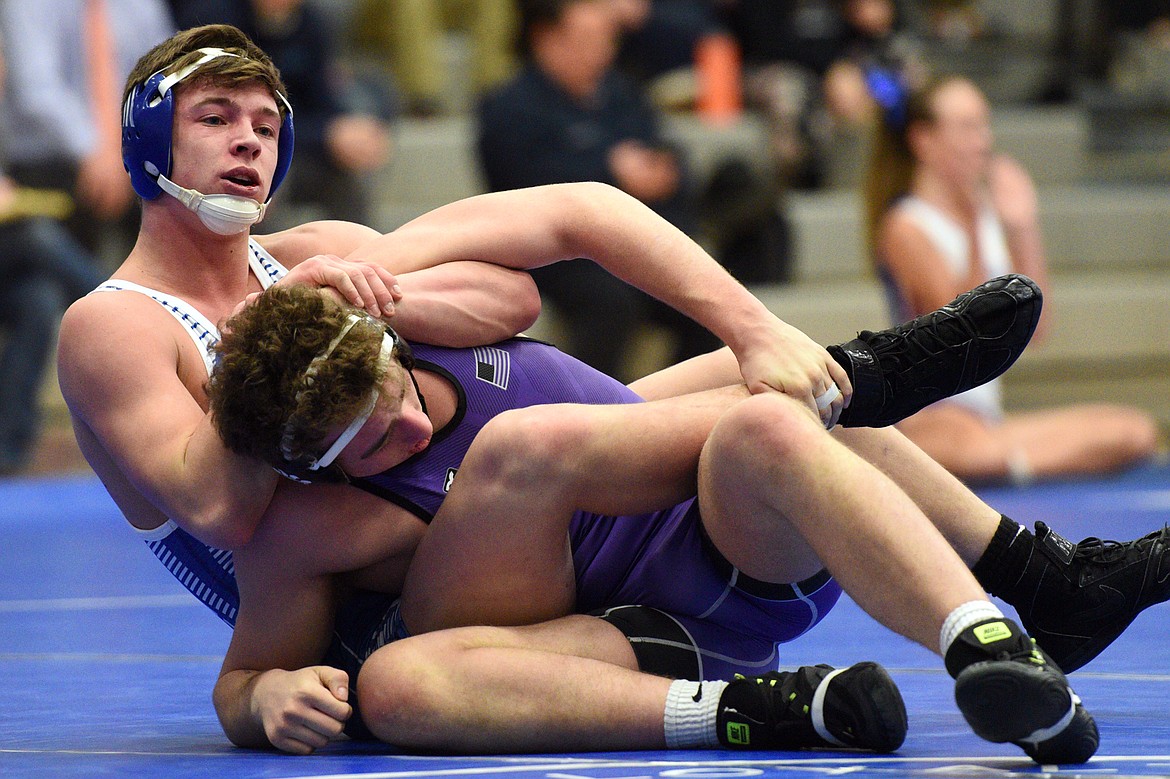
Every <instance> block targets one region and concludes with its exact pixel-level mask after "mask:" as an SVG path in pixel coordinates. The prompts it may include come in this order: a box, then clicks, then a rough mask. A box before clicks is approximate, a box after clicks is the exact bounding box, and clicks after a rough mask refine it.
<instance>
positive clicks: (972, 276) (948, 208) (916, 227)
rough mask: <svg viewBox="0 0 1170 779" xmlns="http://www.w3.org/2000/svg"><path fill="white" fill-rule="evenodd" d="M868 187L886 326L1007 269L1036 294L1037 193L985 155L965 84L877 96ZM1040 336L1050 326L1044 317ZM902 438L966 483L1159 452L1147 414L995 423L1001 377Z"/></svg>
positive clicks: (1054, 414)
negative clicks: (887, 307) (888, 313)
mask: <svg viewBox="0 0 1170 779" xmlns="http://www.w3.org/2000/svg"><path fill="white" fill-rule="evenodd" d="M883 99H884V100H885V102H886V105H885V110H884V111H883V117H884V120H883V122H882V125H881V127H880V130H879V133H878V138H877V139H876V141H875V147H874V151H873V159H872V162H871V166H870V170H869V174H868V179H867V182H866V209H867V222H868V227H869V239H870V240H869V243H870V246H871V248H872V256H873V259H874V262H875V263H876V266H877V271H878V274H879V276H880V277H881V280H882V282H883V283H884V284H885V286H886V290H887V292H888V295H889V300H890V304H891V308H892V315H893V317H894V318H895V319H898V318H899V317H903V316H914V315H916V314H918V313H922V312H924V311H929V310H932V307H933V306H936V305H937V303H936V301H945V300H949V299H950V298H949V297H948V296H949V295H953V292H954V290H961V289H966V288H967V286H968V285H970V284H971V283H978V282H979V281H983V280H985V279H989V278H992V277H994V276H997V275H999V274H1002V273H1007V272H1009V271H1014V272H1018V273H1024V274H1026V275H1028V276H1031V277H1032V278H1033V279H1035V280H1036V281H1037V282H1038V283H1040V285H1041V286H1042V287H1044V286H1046V280H1047V275H1048V274H1047V270H1046V267H1045V266H1046V262H1045V256H1044V247H1043V242H1042V239H1041V235H1040V228H1039V221H1038V215H1037V198H1036V192H1035V188H1034V185H1033V183H1032V180H1031V178H1030V177H1029V176H1028V174H1027V172H1026V171H1025V170H1024V169H1023V168H1022V167H1021V166H1020V165H1019V164H1018V163H1016V162H1015V161H1013V160H1011V159H1010V158H1008V157H1005V156H1003V155H999V154H996V153H995V152H994V149H993V146H992V133H991V125H990V107H989V105H988V103H987V100H986V98H985V97H984V96H983V94H982V93H981V92H980V90H979V89H978V87H976V86H975V85H974V84H973V83H971V82H970V81H969V80H967V79H965V78H962V77H957V76H946V77H938V78H935V79H932V80H929V81H927V82H926V83H925V84H923V85H922V86H921V87H920V88H919V89H917V90H915V91H913V92H908V91H902V93H901V94H900V95H899V94H897V90H895V89H890V90H887V91H886V92H885V93H884V98H883ZM1040 324H1041V329H1040V331H1039V333H1038V334H1042V333H1043V331H1044V330H1045V329H1046V328H1047V325H1048V323H1047V322H1046V321H1041V323H1040ZM899 429H900V430H901V431H902V432H903V433H905V434H906V436H907V437H909V438H910V439H911V440H912V441H914V443H916V444H917V445H918V446H919V447H921V448H922V449H923V450H925V451H926V452H927V454H929V455H931V456H932V457H933V458H934V459H935V460H937V461H938V462H939V463H941V464H942V465H943V466H944V467H946V468H947V469H948V470H950V471H951V472H952V473H954V474H955V475H956V476H958V477H960V478H961V479H964V480H967V481H971V482H985V481H1003V480H1009V479H1010V480H1013V481H1017V482H1023V481H1028V480H1030V479H1032V478H1048V477H1060V476H1076V475H1084V474H1093V473H1103V472H1108V471H1112V470H1115V469H1119V468H1123V467H1126V466H1128V465H1131V464H1134V463H1136V462H1139V461H1141V460H1142V459H1144V458H1148V457H1149V456H1151V455H1152V454H1153V453H1154V452H1155V450H1156V448H1157V438H1158V435H1157V427H1156V425H1155V423H1154V421H1153V420H1152V418H1151V417H1150V416H1149V415H1148V414H1146V413H1145V412H1144V411H1141V410H1138V409H1135V408H1129V407H1124V406H1117V405H1105V404H1099V405H1098V404H1095V405H1077V406H1069V407H1063V408H1055V409H1050V410H1042V411H1035V412H1028V413H1012V414H1005V413H1004V411H1003V405H1002V399H1001V389H1000V385H999V382H998V381H996V382H992V383H989V384H987V385H985V386H984V387H981V388H979V389H977V390H974V391H971V392H967V393H964V394H963V395H959V396H956V397H954V398H952V399H950V400H948V401H945V402H941V403H938V404H936V405H934V406H931V407H929V408H927V409H925V410H923V411H921V412H919V413H918V414H915V415H914V416H912V417H910V418H909V419H907V420H905V421H904V422H902V423H900V424H899Z"/></svg>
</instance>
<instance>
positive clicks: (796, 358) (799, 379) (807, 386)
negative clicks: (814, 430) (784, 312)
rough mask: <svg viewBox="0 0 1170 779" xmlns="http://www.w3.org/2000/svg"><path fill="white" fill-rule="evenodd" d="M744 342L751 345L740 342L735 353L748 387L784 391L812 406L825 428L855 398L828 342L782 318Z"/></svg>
mask: <svg viewBox="0 0 1170 779" xmlns="http://www.w3.org/2000/svg"><path fill="white" fill-rule="evenodd" d="M745 342H746V343H747V344H749V345H747V346H744V345H742V344H741V345H740V346H739V348H738V351H737V353H736V358H737V359H738V360H739V369H740V372H741V373H742V374H743V378H744V381H745V382H746V383H747V386H748V389H749V390H751V391H752V392H753V393H759V392H782V393H784V394H785V395H789V396H791V397H793V398H795V399H797V400H799V401H800V402H801V403H803V404H804V405H806V406H808V408H809V409H810V410H811V411H812V412H813V413H814V414H815V415H816V416H817V417H818V418H819V419H820V420H821V423H822V424H824V426H825V427H827V428H831V427H833V425H835V424H837V419H838V418H839V417H840V416H841V412H842V411H843V410H845V408H847V407H848V405H849V401H850V399H851V398H852V397H853V385H852V384H850V382H849V375H848V374H847V373H845V369H844V368H842V367H841V365H840V364H838V363H837V361H836V360H834V359H833V358H832V357H831V356H829V353H828V352H827V351H826V350H825V349H824V347H822V346H820V345H819V344H817V343H815V342H814V341H813V340H812V339H811V338H809V337H808V336H807V335H805V334H804V333H802V332H801V331H800V330H797V329H796V328H795V327H793V326H791V325H789V324H787V323H785V322H783V321H781V320H780V319H775V320H774V321H772V322H769V323H767V324H766V325H764V326H762V327H760V328H759V329H758V330H757V331H756V332H755V333H753V334H750V336H749V337H748V338H746V339H745ZM834 385H835V386H836V388H837V390H839V394H838V392H837V391H835V390H834V389H833V387H834ZM834 396H836V397H834ZM818 400H819V401H820V402H819V403H818Z"/></svg>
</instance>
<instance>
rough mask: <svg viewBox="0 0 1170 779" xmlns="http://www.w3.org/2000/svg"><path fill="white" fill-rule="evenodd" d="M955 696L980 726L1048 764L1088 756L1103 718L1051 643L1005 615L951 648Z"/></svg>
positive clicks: (988, 734) (971, 630)
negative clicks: (1049, 648) (1048, 648)
mask: <svg viewBox="0 0 1170 779" xmlns="http://www.w3.org/2000/svg"><path fill="white" fill-rule="evenodd" d="M946 664H947V671H949V672H950V674H951V675H952V676H954V677H955V702H956V703H957V704H958V706H959V711H960V712H962V714H963V717H964V718H965V719H966V720H967V723H968V724H969V725H970V726H971V729H972V730H974V731H975V733H976V734H978V735H979V736H982V737H983V738H985V739H987V740H988V741H992V742H995V743H1006V742H1009V741H1010V742H1011V743H1013V744H1015V745H1017V746H1019V747H1022V748H1023V750H1024V751H1025V752H1026V753H1027V754H1028V756H1029V757H1031V758H1032V759H1033V760H1035V761H1036V762H1037V763H1041V764H1045V765H1047V764H1052V763H1057V764H1059V763H1084V762H1085V761H1087V760H1088V759H1089V758H1090V757H1092V756H1093V753H1094V752H1096V751H1097V742H1098V735H1097V723H1096V722H1094V721H1093V717H1092V715H1090V714H1089V712H1088V711H1086V710H1085V707H1084V706H1083V705H1081V699H1080V698H1079V697H1078V696H1077V694H1076V693H1075V692H1073V690H1072V687H1070V686H1069V684H1068V679H1066V678H1065V675H1064V674H1063V673H1062V672H1061V670H1060V669H1059V668H1058V667H1057V666H1056V664H1055V663H1053V662H1052V660H1051V658H1049V657H1048V656H1047V655H1045V654H1044V651H1043V650H1042V649H1040V648H1039V647H1037V646H1036V644H1035V642H1034V641H1032V639H1030V638H1029V637H1028V636H1027V635H1025V634H1024V633H1023V632H1022V631H1021V630H1020V629H1019V628H1018V627H1017V626H1016V625H1015V624H1014V623H1012V622H1011V621H1010V620H1006V619H994V620H988V621H986V622H981V623H979V624H978V625H975V626H973V627H970V628H968V629H967V630H965V631H963V633H961V634H960V635H959V637H958V638H957V639H955V642H954V643H953V644H952V645H951V647H950V649H948V650H947V656H946Z"/></svg>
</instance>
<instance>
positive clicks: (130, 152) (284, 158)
mask: <svg viewBox="0 0 1170 779" xmlns="http://www.w3.org/2000/svg"><path fill="white" fill-rule="evenodd" d="M199 51H201V52H203V56H202V57H201V58H200V59H198V60H196V61H195V62H193V63H191V64H190V65H188V66H187V67H185V68H182V69H180V70H178V71H176V72H174V73H172V74H171V75H169V76H167V75H164V74H165V72H166V68H163V69H162V70H160V71H158V72H157V73H155V74H154V75H152V76H151V77H150V78H148V79H146V81H144V82H143V83H142V84H139V85H137V86H135V87H134V89H133V90H131V92H130V94H129V95H128V96H127V97H126V103H125V104H124V105H123V106H122V164H123V165H124V166H125V167H126V172H127V173H129V174H130V183H131V184H132V185H133V186H134V191H135V192H137V193H138V195H139V197H141V198H142V199H143V200H153V199H154V198H156V197H158V196H159V195H161V194H162V189H161V188H160V187H159V185H158V176H159V174H162V175H164V176H170V175H171V142H172V140H173V135H174V114H175V94H174V91H173V89H174V87H175V85H177V84H178V83H180V82H181V81H182V80H183V79H185V78H187V77H188V76H190V75H191V74H192V73H194V72H195V71H196V70H198V69H199V68H200V67H202V66H203V65H204V64H206V63H208V62H210V61H211V60H213V59H217V58H219V57H238V56H240V55H239V54H233V53H231V52H230V51H224V50H223V49H216V48H206V49H200V50H199ZM276 98H277V99H278V100H280V101H281V102H282V103H283V104H284V108H285V115H284V120H283V121H282V122H281V125H280V137H279V139H278V141H277V147H276V151H277V153H276V170H275V172H273V174H272V186H271V187H270V188H269V190H268V199H269V200H271V199H272V195H273V194H274V193H275V192H276V188H277V187H279V186H280V182H281V181H283V180H284V177H285V174H287V173H288V168H289V165H291V164H292V156H293V115H292V106H291V105H289V102H288V99H287V98H286V97H285V96H284V95H282V94H280V93H279V92H277V93H276Z"/></svg>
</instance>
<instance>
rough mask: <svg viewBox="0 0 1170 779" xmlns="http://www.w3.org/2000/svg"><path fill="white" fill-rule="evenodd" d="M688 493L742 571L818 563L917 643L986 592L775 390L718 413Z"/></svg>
mask: <svg viewBox="0 0 1170 779" xmlns="http://www.w3.org/2000/svg"><path fill="white" fill-rule="evenodd" d="M699 502H700V506H701V507H702V513H703V521H704V525H705V527H706V528H707V532H708V534H709V535H710V537H711V539H712V541H714V542H715V545H716V546H717V547H718V548H719V550H720V551H721V552H722V553H723V554H724V556H725V557H726V558H727V559H728V561H729V562H731V563H732V564H733V565H735V566H736V567H737V568H739V569H740V570H741V571H743V573H745V574H747V575H748V576H751V577H752V578H755V579H759V580H762V581H771V582H782V581H788V582H791V581H798V580H800V579H803V578H807V577H809V576H812V575H813V574H815V573H816V572H817V571H818V570H819V569H820V568H821V567H822V566H826V567H828V568H829V570H831V571H832V572H833V575H834V577H835V578H836V579H837V580H838V581H839V582H840V583H841V585H842V587H843V588H844V589H845V590H846V592H849V593H850V594H851V595H852V596H853V597H854V599H855V600H856V601H857V602H858V603H859V605H861V606H862V608H864V609H865V610H866V611H868V612H869V613H870V614H871V615H873V616H874V617H875V618H877V619H878V620H879V621H880V622H882V623H883V624H885V625H886V626H887V627H889V628H891V629H892V630H895V631H897V632H899V633H901V634H902V635H905V636H907V637H908V638H911V639H913V640H915V641H917V642H919V643H921V644H922V645H923V646H926V647H927V648H929V649H932V650H937V649H938V641H939V630H940V628H941V626H942V624H943V621H944V620H945V619H946V617H947V616H948V615H949V614H950V613H951V612H952V611H953V610H954V609H955V608H956V607H958V606H959V605H961V604H963V603H968V602H971V601H977V600H986V597H987V596H986V595H985V594H984V593H983V589H982V588H981V587H980V586H979V585H978V583H977V582H976V581H975V579H974V578H973V577H972V576H971V574H970V572H969V571H968V570H967V567H966V566H965V565H964V564H963V562H962V561H961V560H960V559H959V557H958V556H957V555H956V554H955V552H954V551H953V550H952V549H951V547H950V545H949V544H948V543H947V541H946V539H944V538H943V537H942V535H941V534H939V533H938V532H937V531H936V530H935V528H934V527H933V526H932V525H931V523H930V520H929V519H927V517H926V516H925V515H924V514H923V512H922V511H921V509H919V507H918V506H917V505H915V503H914V501H913V500H911V498H910V497H909V496H908V495H906V493H905V492H903V491H902V490H901V489H899V488H898V486H897V485H896V484H895V483H894V482H893V481H892V480H891V479H889V478H888V477H887V476H885V475H884V474H882V473H881V472H880V471H879V470H878V469H877V468H875V467H874V466H872V465H871V464H869V463H868V462H866V461H865V460H863V459H862V458H861V457H858V456H857V455H856V454H854V453H853V452H851V451H850V450H849V449H848V448H846V447H845V446H843V445H841V444H840V443H839V442H837V441H835V440H833V439H832V438H831V437H829V436H826V435H824V430H823V429H820V428H819V425H818V424H817V421H816V420H815V419H813V418H812V417H811V416H810V415H809V414H807V413H803V412H802V411H801V409H799V407H797V406H796V405H795V404H794V403H792V402H791V401H790V400H789V399H787V398H785V397H783V396H780V395H759V396H755V397H753V398H751V399H750V400H747V401H744V402H743V403H740V404H738V405H737V406H736V407H735V408H733V409H732V410H730V411H729V412H728V413H727V414H726V415H724V417H723V418H722V419H721V420H720V421H719V423H718V424H717V425H716V427H715V430H714V432H713V433H712V435H711V438H710V440H709V441H708V443H707V446H706V447H705V448H704V452H703V456H702V461H701V464H700V470H699ZM794 574H795V576H794ZM790 577H794V578H790Z"/></svg>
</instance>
